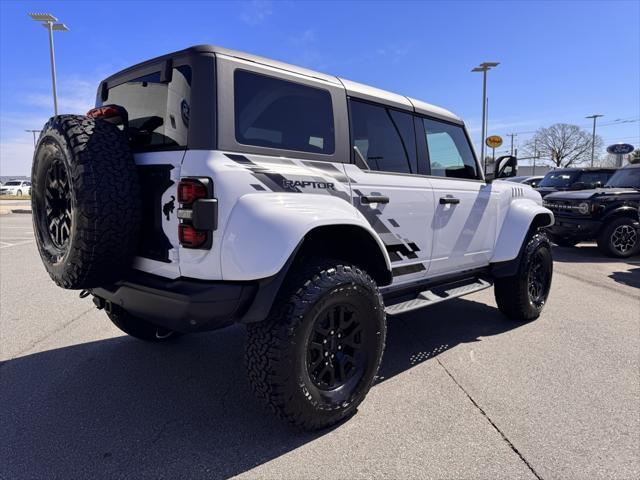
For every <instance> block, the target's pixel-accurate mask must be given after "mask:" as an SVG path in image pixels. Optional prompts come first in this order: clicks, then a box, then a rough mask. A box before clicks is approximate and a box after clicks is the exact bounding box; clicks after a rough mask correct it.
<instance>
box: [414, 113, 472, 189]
mask: <svg viewBox="0 0 640 480" xmlns="http://www.w3.org/2000/svg"><path fill="white" fill-rule="evenodd" d="M422 121H423V122H424V130H425V134H426V136H427V148H428V149H429V161H430V163H431V175H435V176H438V177H451V178H472V179H477V178H478V169H477V166H476V161H475V159H474V157H473V152H472V151H471V146H470V145H469V142H468V140H467V137H466V135H465V133H464V130H463V129H462V127H460V126H458V125H451V124H449V123H445V122H439V121H437V120H431V119H426V118H424V119H422Z"/></svg>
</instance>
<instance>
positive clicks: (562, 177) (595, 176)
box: [536, 168, 616, 198]
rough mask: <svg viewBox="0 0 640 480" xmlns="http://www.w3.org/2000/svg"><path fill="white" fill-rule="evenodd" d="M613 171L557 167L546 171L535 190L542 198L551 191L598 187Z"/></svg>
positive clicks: (610, 169) (605, 181)
mask: <svg viewBox="0 0 640 480" xmlns="http://www.w3.org/2000/svg"><path fill="white" fill-rule="evenodd" d="M615 172H616V169H615V168H559V169H556V170H552V171H550V172H549V173H547V174H546V175H545V176H544V178H543V179H542V180H540V183H538V186H537V188H536V190H538V192H539V193H540V195H542V197H543V198H544V197H545V196H546V195H548V194H550V193H553V192H561V191H566V190H587V189H592V188H598V187H601V186H603V185H604V184H605V183H607V181H608V180H609V178H611V176H612V175H613V174H614V173H615Z"/></svg>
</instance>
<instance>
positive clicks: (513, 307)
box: [494, 232, 553, 322]
mask: <svg viewBox="0 0 640 480" xmlns="http://www.w3.org/2000/svg"><path fill="white" fill-rule="evenodd" d="M525 242H526V243H525V245H524V248H523V251H522V255H521V258H520V264H519V266H518V271H517V272H516V274H515V275H513V276H509V277H502V278H497V279H496V281H495V288H494V294H495V298H496V302H497V304H498V308H499V309H500V311H501V312H502V313H503V314H505V315H506V316H507V317H509V318H510V319H512V320H516V321H520V322H528V321H531V320H535V319H536V318H538V317H539V316H540V313H541V312H542V309H543V308H544V306H545V304H546V302H547V298H548V295H549V290H550V288H551V279H552V277H553V258H552V256H551V245H550V244H549V240H548V239H547V237H546V235H544V234H542V233H539V232H538V233H534V234H533V235H530V236H529V237H528V238H527V240H525ZM538 261H541V262H542V265H541V268H542V269H543V273H544V275H546V277H547V279H546V281H545V282H542V283H543V285H542V286H541V288H540V293H541V296H540V297H539V298H538V297H537V296H536V297H535V298H532V295H531V294H530V283H529V282H530V281H531V278H530V274H532V269H533V268H534V266H535V265H536V264H537V262H538ZM536 272H537V270H536Z"/></svg>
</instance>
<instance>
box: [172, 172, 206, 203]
mask: <svg viewBox="0 0 640 480" xmlns="http://www.w3.org/2000/svg"><path fill="white" fill-rule="evenodd" d="M208 196H209V192H208V189H207V186H206V185H204V184H203V183H202V182H200V181H199V180H196V179H193V178H187V179H184V180H182V181H181V182H180V183H179V184H178V201H179V202H180V203H182V204H184V205H191V204H192V203H193V202H195V201H196V200H199V199H201V198H207V197H208Z"/></svg>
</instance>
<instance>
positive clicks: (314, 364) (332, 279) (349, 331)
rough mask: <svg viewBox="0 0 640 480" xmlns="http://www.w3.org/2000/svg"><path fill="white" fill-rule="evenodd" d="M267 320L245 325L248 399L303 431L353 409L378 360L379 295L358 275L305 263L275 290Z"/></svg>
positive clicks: (382, 326)
mask: <svg viewBox="0 0 640 480" xmlns="http://www.w3.org/2000/svg"><path fill="white" fill-rule="evenodd" d="M273 313H274V315H273V316H272V317H271V318H269V319H267V320H265V321H263V322H260V323H255V324H250V325H249V326H248V339H247V348H246V364H247V370H248V374H249V379H250V381H251V384H252V386H253V389H254V391H255V392H256V394H257V395H258V396H259V397H261V398H262V399H264V400H265V401H266V402H267V404H268V405H269V406H270V407H271V409H272V410H273V411H274V412H275V413H276V414H277V415H278V416H279V417H281V418H283V419H285V420H286V421H288V422H290V423H292V424H294V425H297V426H299V427H301V428H302V429H304V430H316V429H320V428H325V427H328V426H330V425H333V424H335V423H337V422H339V421H340V420H342V419H344V418H346V417H348V416H349V415H351V414H353V413H354V412H355V411H356V408H357V407H358V405H359V404H360V402H362V400H363V399H364V397H365V396H366V394H367V392H368V391H369V389H370V388H371V385H372V384H373V381H374V378H375V375H376V373H377V371H378V368H379V366H380V362H381V360H382V353H383V350H384V345H385V337H386V320H385V313H384V305H383V302H382V297H381V296H380V293H379V291H378V288H377V286H376V284H375V282H374V281H373V280H372V279H371V277H369V275H367V273H366V272H364V271H363V270H361V269H359V268H358V267H355V266H350V265H344V264H342V263H340V262H325V261H319V262H306V263H305V265H300V266H299V267H297V268H296V269H295V270H294V271H293V272H292V274H291V275H290V276H289V277H288V278H287V281H286V282H285V284H284V285H283V291H282V294H281V295H279V298H278V300H276V304H275V305H274V310H273Z"/></svg>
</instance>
